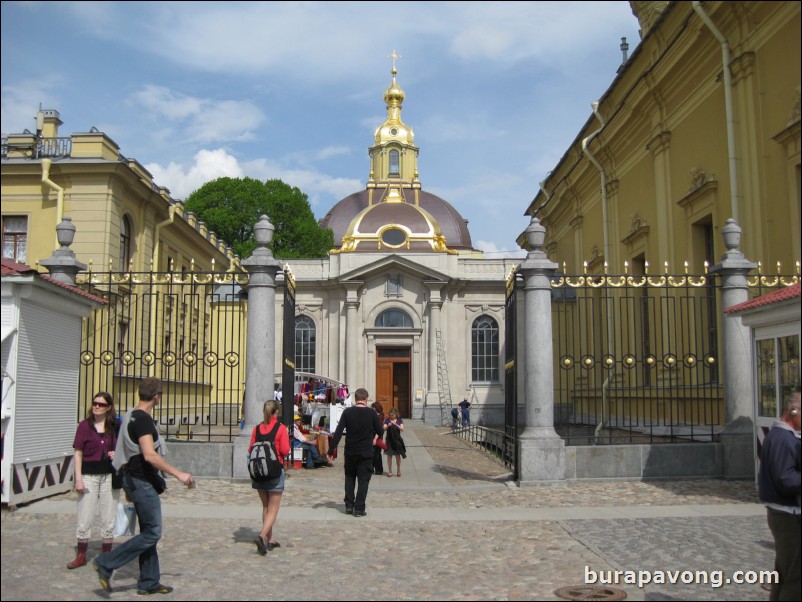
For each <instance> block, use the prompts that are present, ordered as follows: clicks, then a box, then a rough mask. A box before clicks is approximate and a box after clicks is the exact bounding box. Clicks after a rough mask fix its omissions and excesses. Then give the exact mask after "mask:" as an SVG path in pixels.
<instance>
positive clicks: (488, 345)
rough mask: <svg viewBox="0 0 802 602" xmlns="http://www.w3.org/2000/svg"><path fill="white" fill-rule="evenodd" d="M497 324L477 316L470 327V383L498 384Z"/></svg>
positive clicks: (487, 317)
mask: <svg viewBox="0 0 802 602" xmlns="http://www.w3.org/2000/svg"><path fill="white" fill-rule="evenodd" d="M498 358H499V333H498V322H496V321H495V320H494V319H493V318H491V317H490V316H479V317H478V318H476V319H475V320H474V321H473V326H472V327H471V381H472V382H475V383H476V382H498V361H499V360H498Z"/></svg>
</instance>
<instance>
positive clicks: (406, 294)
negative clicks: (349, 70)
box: [276, 65, 520, 424]
mask: <svg viewBox="0 0 802 602" xmlns="http://www.w3.org/2000/svg"><path fill="white" fill-rule="evenodd" d="M396 75H397V71H396V67H395V65H393V69H392V83H391V84H390V87H389V88H387V90H386V91H385V93H384V101H385V103H386V106H387V119H386V120H385V121H384V123H382V124H380V125H379V126H378V127H377V128H376V132H375V134H374V140H373V144H372V146H371V147H370V148H369V151H368V152H369V155H370V164H369V174H368V178H367V185H366V187H365V189H364V190H360V191H358V192H355V193H354V194H351V195H350V196H347V197H345V198H344V199H342V200H341V201H339V202H338V203H337V204H336V205H334V207H332V208H331V210H330V211H329V212H328V214H327V215H326V216H325V217H324V218H323V219H322V220H321V226H323V227H324V228H331V230H332V231H333V233H334V240H335V244H336V247H335V248H334V249H333V250H332V251H331V253H330V254H329V257H328V258H327V259H301V260H297V259H296V260H292V261H290V262H289V267H290V269H291V271H292V273H293V275H294V277H295V279H296V312H295V313H296V317H295V332H296V350H295V358H296V370H297V371H303V372H311V373H316V374H320V375H323V376H327V377H331V378H334V379H337V380H340V381H343V382H345V383H346V384H347V385H348V386H349V388H350V389H351V391H353V390H355V389H356V388H358V387H365V388H366V389H367V390H368V391H369V393H370V395H371V399H375V400H378V401H379V402H381V403H382V405H383V406H384V408H385V411H387V410H388V409H389V408H390V407H396V408H398V410H399V412H400V414H401V416H402V417H405V418H415V419H424V420H425V421H426V422H431V423H434V424H439V423H440V421H441V419H442V417H444V415H445V413H446V412H447V411H448V410H449V409H450V407H451V406H452V405H453V404H456V403H459V402H460V401H461V400H462V399H468V400H469V401H470V402H471V404H472V408H471V410H472V411H471V418H472V422H473V423H474V424H477V423H479V422H480V421H481V422H482V423H484V424H503V422H504V391H503V380H504V379H503V376H504V366H503V359H502V358H503V357H504V356H503V353H504V344H505V341H504V299H505V282H506V279H507V277H508V276H509V274H510V272H511V271H512V269H513V268H514V267H515V266H516V265H517V263H519V262H520V260H514V259H486V258H485V257H484V255H483V253H482V252H481V251H479V250H477V249H475V248H474V247H473V245H472V242H471V233H470V231H469V229H468V223H467V220H465V219H464V218H463V217H462V216H461V215H460V213H459V211H458V209H457V208H456V207H454V206H452V205H451V204H449V203H448V202H447V201H445V200H443V199H441V198H440V197H438V196H436V195H434V194H431V193H430V192H427V191H426V190H424V188H423V186H422V183H421V180H420V177H419V166H418V154H419V148H418V147H417V146H415V135H414V133H413V131H412V128H411V127H410V126H408V125H407V124H406V123H404V121H403V120H402V118H401V110H402V105H403V103H404V98H405V94H404V91H403V90H402V89H401V87H400V86H399V85H398V82H397V81H396ZM515 235H516V233H511V236H515ZM276 303H277V308H276V316H278V317H279V319H280V316H282V315H283V314H282V311H281V308H280V307H278V305H280V304H281V303H282V299H281V295H277V301H276ZM281 332H282V328H281V324H277V328H276V333H277V337H276V343H277V345H276V349H277V354H276V356H277V360H276V361H277V364H278V363H280V360H281V353H280V352H279V351H278V350H280V349H281V334H280V333H281ZM276 369H277V370H276V371H277V372H278V371H280V366H279V365H277V366H276Z"/></svg>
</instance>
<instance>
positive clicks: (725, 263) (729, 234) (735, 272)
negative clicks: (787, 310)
mask: <svg viewBox="0 0 802 602" xmlns="http://www.w3.org/2000/svg"><path fill="white" fill-rule="evenodd" d="M721 235H722V236H723V238H724V246H725V247H726V248H727V250H726V251H725V253H724V255H723V256H722V258H721V263H719V264H716V265H715V266H713V268H711V270H710V272H711V273H712V274H715V275H716V276H718V277H719V290H720V291H721V297H720V299H721V314H720V315H721V316H722V317H721V330H722V336H721V353H720V356H721V360H722V361H721V367H722V372H723V385H724V428H723V429H722V430H721V432H720V433H719V441H720V442H721V444H722V447H723V454H722V473H723V476H724V477H725V478H750V477H754V469H755V463H754V444H753V437H754V399H753V397H752V371H753V365H752V337H751V333H750V332H749V328H747V327H745V326H744V325H743V323H742V321H741V317H740V316H727V315H726V313H725V312H726V310H727V308H729V307H733V306H735V305H738V304H739V303H742V302H744V301H747V300H748V299H749V290H748V288H747V284H746V275H747V274H748V273H749V272H750V271H751V270H753V269H755V268H756V267H757V264H755V263H752V262H751V261H748V260H747V259H746V257H745V256H744V254H743V253H741V251H740V246H741V228H740V227H739V226H738V224H737V223H736V222H735V220H734V219H732V218H730V219H728V220H727V223H726V224H725V226H724V227H723V228H722V229H721Z"/></svg>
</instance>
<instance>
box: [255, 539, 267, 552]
mask: <svg viewBox="0 0 802 602" xmlns="http://www.w3.org/2000/svg"><path fill="white" fill-rule="evenodd" d="M253 543H255V544H256V551H257V552H259V553H260V554H261V555H262V556H264V555H265V554H267V544H266V543H265V540H264V539H262V536H261V535H260V536H259V537H257V538H256V539H254V540H253Z"/></svg>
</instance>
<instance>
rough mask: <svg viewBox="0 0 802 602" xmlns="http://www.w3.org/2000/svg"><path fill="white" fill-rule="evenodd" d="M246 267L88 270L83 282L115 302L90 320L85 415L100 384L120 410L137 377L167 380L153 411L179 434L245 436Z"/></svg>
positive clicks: (169, 431)
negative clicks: (241, 422) (238, 270)
mask: <svg viewBox="0 0 802 602" xmlns="http://www.w3.org/2000/svg"><path fill="white" fill-rule="evenodd" d="M247 279H248V275H247V274H243V273H220V272H195V271H189V272H182V273H177V272H165V273H160V272H126V273H118V272H87V273H83V274H79V275H78V279H77V282H78V285H79V286H81V287H83V288H85V290H87V291H88V292H91V293H92V294H94V295H97V296H100V297H102V298H104V299H105V300H106V301H107V304H106V305H105V307H103V308H102V309H98V310H95V311H93V313H92V315H91V316H90V317H89V318H87V319H86V320H84V332H83V336H82V349H81V356H80V362H81V372H80V395H81V397H80V402H79V405H78V416H77V419H78V420H81V419H82V418H83V417H84V415H85V414H86V412H87V409H88V408H89V404H90V403H91V400H92V397H91V396H92V395H93V394H94V393H95V392H98V391H107V392H109V393H111V394H112V396H113V397H114V400H115V404H116V405H117V410H118V412H120V413H123V412H125V411H126V410H128V409H130V408H132V407H134V406H135V405H136V404H137V402H138V395H137V391H138V385H139V380H140V379H141V378H143V377H146V376H153V377H156V378H160V379H161V380H162V381H163V384H164V396H163V398H162V401H161V403H160V404H159V405H158V406H157V407H156V408H155V409H154V418H155V419H156V421H157V423H158V425H159V428H160V430H161V431H162V433H163V434H164V435H165V436H166V437H168V438H172V439H194V440H200V441H218V442H223V441H230V440H231V439H232V437H233V436H235V435H237V434H239V418H240V415H241V411H242V402H243V394H244V389H245V386H244V381H245V362H244V357H245V339H246V314H247V295H246V293H245V291H244V289H243V288H242V285H245V284H247V281H248V280H247Z"/></svg>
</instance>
